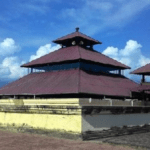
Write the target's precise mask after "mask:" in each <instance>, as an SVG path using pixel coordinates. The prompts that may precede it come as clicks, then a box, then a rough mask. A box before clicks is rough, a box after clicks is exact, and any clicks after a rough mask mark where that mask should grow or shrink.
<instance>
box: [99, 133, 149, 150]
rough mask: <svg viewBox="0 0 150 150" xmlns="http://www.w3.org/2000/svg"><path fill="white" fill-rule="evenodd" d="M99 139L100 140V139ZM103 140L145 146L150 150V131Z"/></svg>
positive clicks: (103, 140) (104, 140)
mask: <svg viewBox="0 0 150 150" xmlns="http://www.w3.org/2000/svg"><path fill="white" fill-rule="evenodd" d="M98 141H99V140H98ZM101 141H102V142H107V143H113V144H124V145H131V146H139V147H144V148H145V149H146V150H150V132H147V133H140V134H132V135H124V136H118V137H111V138H107V139H101Z"/></svg>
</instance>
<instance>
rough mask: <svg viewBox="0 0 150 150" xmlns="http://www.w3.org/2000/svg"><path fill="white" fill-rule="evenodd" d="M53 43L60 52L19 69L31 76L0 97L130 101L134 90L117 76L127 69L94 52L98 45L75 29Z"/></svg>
mask: <svg viewBox="0 0 150 150" xmlns="http://www.w3.org/2000/svg"><path fill="white" fill-rule="evenodd" d="M53 42H54V43H56V44H61V48H60V49H59V50H57V51H54V52H52V53H49V54H47V55H45V56H42V57H40V58H38V59H36V60H33V61H31V62H29V63H27V64H24V65H22V66H21V67H26V68H31V73H30V74H28V75H27V76H25V77H23V78H21V79H19V80H17V81H15V82H13V83H10V84H8V85H6V86H4V87H2V88H1V89H0V95H18V96H20V95H21V96H22V95H38V96H41V97H42V96H43V97H44V96H45V95H46V96H48V97H52V96H53V97H55V96H61V97H62V96H63V95H67V96H68V95H69V96H70V97H73V96H76V97H80V96H85V97H89V96H90V97H91V96H92V95H94V96H115V97H116V96H119V97H130V90H131V89H132V88H135V87H137V86H138V85H137V84H136V83H134V82H133V81H131V80H129V79H127V78H126V77H124V76H123V75H121V70H124V69H130V67H128V66H126V65H124V64H122V63H120V62H118V61H116V60H114V59H112V58H109V57H107V56H105V55H103V54H101V53H99V52H97V51H95V50H94V49H93V46H94V45H95V44H102V43H101V42H99V41H97V40H95V39H93V38H91V37H89V36H87V35H85V34H82V33H80V32H79V28H76V31H75V32H73V33H71V34H68V35H66V36H64V37H61V38H58V39H56V40H54V41H53ZM34 70H38V71H42V72H34ZM113 72H115V74H114V73H113ZM116 72H117V74H116Z"/></svg>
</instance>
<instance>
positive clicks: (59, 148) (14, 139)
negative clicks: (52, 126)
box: [0, 130, 140, 150]
mask: <svg viewBox="0 0 150 150" xmlns="http://www.w3.org/2000/svg"><path fill="white" fill-rule="evenodd" d="M133 149H134V148H129V147H127V146H116V145H110V144H107V143H106V144H103V143H101V141H100V140H99V141H97V142H96V141H92V142H91V141H86V142H84V141H79V140H68V139H59V138H53V137H47V136H43V135H37V134H28V133H14V132H10V131H2V130H0V150H133ZM139 150H140V149H139Z"/></svg>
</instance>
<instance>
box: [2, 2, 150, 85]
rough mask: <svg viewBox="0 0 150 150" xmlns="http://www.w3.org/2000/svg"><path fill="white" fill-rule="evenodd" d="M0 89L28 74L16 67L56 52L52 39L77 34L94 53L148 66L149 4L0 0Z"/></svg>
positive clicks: (127, 71) (149, 36) (138, 79)
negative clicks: (91, 45) (91, 43)
mask: <svg viewBox="0 0 150 150" xmlns="http://www.w3.org/2000/svg"><path fill="white" fill-rule="evenodd" d="M0 6H1V9H0V86H3V85H5V84H8V83H10V82H12V81H14V80H16V79H18V78H21V77H23V76H24V75H26V74H27V69H24V68H20V65H22V64H24V63H27V62H29V61H31V60H33V59H36V58H39V57H41V56H42V55H45V54H47V53H49V52H52V51H55V50H57V49H58V48H60V46H59V45H56V44H54V43H53V42H52V41H53V40H55V39H57V38H59V37H62V36H64V35H67V34H69V33H72V32H74V31H75V28H76V27H79V28H80V32H82V33H84V34H86V35H88V36H91V37H92V38H94V39H96V40H99V41H101V42H102V43H103V44H102V45H96V46H94V49H95V50H97V51H98V52H101V53H103V54H105V55H107V56H109V57H111V58H114V59H116V60H118V61H120V62H122V63H124V64H126V65H128V66H130V67H131V69H130V70H126V71H124V74H125V76H126V77H128V78H130V79H132V80H134V81H136V82H140V80H141V78H140V76H137V75H131V74H129V72H131V71H132V70H135V69H136V68H138V67H141V66H143V65H145V64H147V63H150V44H149V43H150V0H71V1H69V0H15V1H12V0H1V1H0Z"/></svg>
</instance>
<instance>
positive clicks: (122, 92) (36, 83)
mask: <svg viewBox="0 0 150 150" xmlns="http://www.w3.org/2000/svg"><path fill="white" fill-rule="evenodd" d="M137 86H138V85H137V84H136V83H134V82H133V81H131V80H129V79H127V78H125V77H121V76H119V77H118V76H117V77H116V76H110V75H109V76H105V75H93V74H89V73H87V72H85V71H82V70H79V69H73V70H65V71H55V72H45V73H33V74H29V75H27V76H25V77H23V78H21V79H19V80H17V81H15V82H13V83H10V84H8V85H6V86H4V87H2V88H0V94H2V95H22V94H36V95H41V94H50V95H51V94H76V93H86V94H97V95H106V96H107V95H110V96H125V97H129V96H130V89H133V88H135V87H137Z"/></svg>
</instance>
